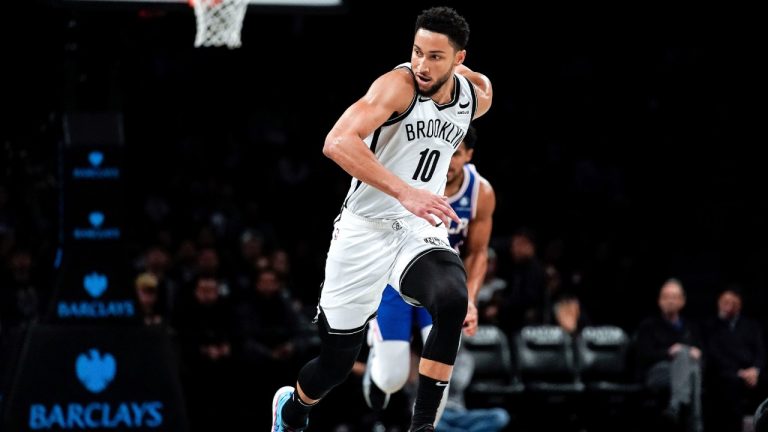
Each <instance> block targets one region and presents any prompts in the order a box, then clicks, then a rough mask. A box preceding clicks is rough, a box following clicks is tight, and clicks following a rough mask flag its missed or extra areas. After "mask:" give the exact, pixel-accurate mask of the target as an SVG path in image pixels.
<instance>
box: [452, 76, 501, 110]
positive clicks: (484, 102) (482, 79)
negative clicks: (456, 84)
mask: <svg viewBox="0 0 768 432" xmlns="http://www.w3.org/2000/svg"><path fill="white" fill-rule="evenodd" d="M454 70H455V71H456V73H457V74H459V75H463V76H465V77H467V79H469V82H471V83H472V84H473V85H474V86H475V96H476V97H477V109H476V110H475V117H474V118H478V117H480V116H482V115H483V114H485V113H487V112H488V110H489V109H491V102H493V86H492V85H491V80H490V79H489V78H488V77H487V76H485V75H483V74H481V73H480V72H475V71H473V70H472V69H470V68H468V67H466V66H465V65H464V64H459V65H457V66H456V68H455V69H454Z"/></svg>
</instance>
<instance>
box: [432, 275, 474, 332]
mask: <svg viewBox="0 0 768 432" xmlns="http://www.w3.org/2000/svg"><path fill="white" fill-rule="evenodd" d="M442 290H443V294H444V295H440V296H438V300H437V302H436V305H435V308H436V311H435V313H433V314H432V319H433V321H434V325H436V326H441V327H442V326H444V325H450V326H455V325H458V326H461V324H462V323H463V322H464V318H465V317H466V315H467V305H468V304H469V303H468V302H469V296H468V294H467V286H466V284H465V283H463V282H460V283H457V282H456V281H455V280H452V281H446V282H445V284H444V285H443V288H442Z"/></svg>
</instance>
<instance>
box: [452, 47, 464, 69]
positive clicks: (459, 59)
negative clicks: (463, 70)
mask: <svg viewBox="0 0 768 432" xmlns="http://www.w3.org/2000/svg"><path fill="white" fill-rule="evenodd" d="M466 57H467V50H461V51H459V52H457V53H456V63H455V64H454V66H458V65H460V64H462V63H464V59H465V58H466Z"/></svg>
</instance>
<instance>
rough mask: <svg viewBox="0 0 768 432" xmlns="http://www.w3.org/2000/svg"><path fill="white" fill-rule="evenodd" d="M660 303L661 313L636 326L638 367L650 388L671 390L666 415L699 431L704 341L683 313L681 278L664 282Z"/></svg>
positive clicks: (694, 430)
mask: <svg viewBox="0 0 768 432" xmlns="http://www.w3.org/2000/svg"><path fill="white" fill-rule="evenodd" d="M658 305H659V309H660V310H661V314H660V315H656V316H652V317H650V318H647V319H645V320H644V321H643V322H642V323H640V325H639V326H638V329H637V335H636V337H637V338H636V344H637V346H636V348H637V356H638V359H637V360H638V366H639V367H640V368H641V371H642V372H643V375H644V380H645V384H646V386H647V387H648V388H650V389H651V390H653V391H656V392H659V393H661V392H665V391H669V394H670V397H669V404H668V406H667V408H666V409H665V410H664V413H663V414H664V415H665V417H667V418H669V419H670V420H672V421H674V422H679V421H681V420H685V422H686V424H687V426H688V429H689V431H691V432H700V431H702V430H703V422H702V417H701V415H702V412H701V360H702V359H701V341H700V336H699V334H698V332H697V329H696V327H695V325H694V324H693V323H692V322H690V321H688V320H686V319H684V318H683V317H682V316H681V314H680V312H681V311H682V309H683V307H685V291H684V290H683V285H682V284H681V283H680V281H678V280H677V279H669V280H667V281H666V282H664V285H662V287H661V290H660V291H659V298H658ZM684 412H685V415H683V413H684Z"/></svg>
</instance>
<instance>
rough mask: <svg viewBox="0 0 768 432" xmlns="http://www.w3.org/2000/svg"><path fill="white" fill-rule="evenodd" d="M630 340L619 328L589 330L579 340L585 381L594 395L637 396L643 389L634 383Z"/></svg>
mask: <svg viewBox="0 0 768 432" xmlns="http://www.w3.org/2000/svg"><path fill="white" fill-rule="evenodd" d="M629 346H630V341H629V336H628V335H627V334H626V332H624V330H622V329H621V328H620V327H616V326H587V327H585V328H584V329H582V331H581V334H580V335H579V337H578V338H577V339H576V355H577V361H578V364H579V370H580V376H581V380H582V382H583V383H584V385H585V386H586V388H587V390H588V391H590V392H614V393H636V392H639V391H641V390H642V389H643V386H642V385H641V384H640V383H637V382H633V380H632V373H631V372H632V371H631V369H630V365H629V361H628V354H629Z"/></svg>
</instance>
